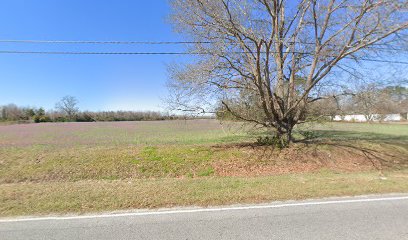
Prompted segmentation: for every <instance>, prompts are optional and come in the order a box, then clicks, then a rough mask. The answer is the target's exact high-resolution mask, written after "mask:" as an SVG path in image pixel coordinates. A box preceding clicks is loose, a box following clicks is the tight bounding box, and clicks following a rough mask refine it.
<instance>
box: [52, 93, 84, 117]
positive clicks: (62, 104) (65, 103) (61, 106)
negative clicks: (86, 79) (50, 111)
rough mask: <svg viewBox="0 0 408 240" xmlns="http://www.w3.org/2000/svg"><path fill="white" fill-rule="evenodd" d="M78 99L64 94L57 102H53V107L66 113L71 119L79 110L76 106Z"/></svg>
mask: <svg viewBox="0 0 408 240" xmlns="http://www.w3.org/2000/svg"><path fill="white" fill-rule="evenodd" d="M77 105H78V100H77V99H76V98H75V97H73V96H65V97H63V98H62V99H61V100H60V101H59V102H58V103H57V104H55V108H56V109H57V110H58V111H60V112H62V113H64V114H66V115H67V117H68V118H69V119H70V120H73V119H74V118H75V116H76V114H77V113H78V112H79V108H78V106H77Z"/></svg>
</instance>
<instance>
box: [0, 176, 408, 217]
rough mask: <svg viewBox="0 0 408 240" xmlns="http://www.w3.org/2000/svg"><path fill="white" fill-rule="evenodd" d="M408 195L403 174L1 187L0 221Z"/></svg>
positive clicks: (24, 184) (77, 182)
mask: <svg viewBox="0 0 408 240" xmlns="http://www.w3.org/2000/svg"><path fill="white" fill-rule="evenodd" d="M407 191H408V174H407V172H406V171H393V172H386V173H385V178H384V177H382V178H380V177H379V175H378V172H361V173H335V172H331V171H327V170H322V171H321V172H318V173H313V174H311V173H307V174H286V175H278V176H265V177H252V178H238V177H201V178H194V179H191V178H186V179H175V178H161V179H144V180H143V179H136V180H89V181H76V182H40V183H18V184H14V183H13V184H1V185H0V202H1V203H2V204H1V205H0V216H2V217H6V216H16V215H46V214H66V213H79V214H84V213H92V212H100V211H115V210H129V209H146V208H150V209H151V208H161V207H174V206H211V205H213V206H214V205H224V204H237V203H240V204H244V203H261V202H268V201H276V200H289V199H307V198H320V197H328V196H351V195H360V194H377V193H393V192H407Z"/></svg>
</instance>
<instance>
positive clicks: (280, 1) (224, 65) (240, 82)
mask: <svg viewBox="0 0 408 240" xmlns="http://www.w3.org/2000/svg"><path fill="white" fill-rule="evenodd" d="M171 4H172V9H173V11H172V15H171V19H172V21H173V22H174V25H175V29H176V30H177V31H178V32H180V33H182V34H184V36H186V37H187V38H189V39H191V40H192V41H194V42H195V44H194V45H192V46H191V47H190V48H189V49H188V50H189V51H190V53H192V54H195V55H196V58H195V60H194V61H193V62H190V63H188V64H185V65H181V64H179V65H177V64H175V65H173V66H170V67H169V71H170V81H169V84H168V85H169V87H170V89H171V92H172V95H171V96H170V100H169V101H170V103H171V105H172V106H173V107H174V108H179V109H186V110H197V111H202V112H205V111H212V110H211V108H212V107H213V106H217V104H219V103H221V104H222V106H223V110H224V111H226V112H229V113H230V114H231V115H233V116H234V117H235V118H237V119H240V120H243V121H245V122H250V123H253V124H255V125H259V126H262V127H265V128H268V129H273V130H275V132H276V137H277V138H278V139H279V140H280V142H281V143H282V145H284V146H287V145H289V143H290V142H291V141H292V140H293V139H292V129H293V127H294V126H295V125H296V124H298V123H300V122H302V121H304V120H305V113H306V111H307V108H308V106H309V104H310V103H312V102H315V101H318V100H320V99H325V98H326V96H324V95H322V92H324V91H321V89H320V86H322V85H323V83H324V81H325V80H327V79H329V78H330V80H331V81H333V82H334V83H336V81H340V80H339V79H336V78H333V77H332V74H333V73H334V72H336V71H347V68H346V67H345V66H346V65H347V64H350V65H351V64H354V65H355V62H359V61H361V60H364V59H366V58H369V57H372V54H376V53H378V52H379V51H382V50H383V49H388V48H391V47H392V46H393V44H398V43H400V42H401V41H404V40H405V35H404V34H405V33H406V29H407V28H408V20H407V19H408V14H407V9H408V6H407V1H398V0H350V1H347V0H297V1H287V0H172V1H171ZM388 60H389V59H388Z"/></svg>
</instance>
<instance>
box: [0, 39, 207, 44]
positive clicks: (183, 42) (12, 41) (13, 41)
mask: <svg viewBox="0 0 408 240" xmlns="http://www.w3.org/2000/svg"><path fill="white" fill-rule="evenodd" d="M0 43H50V44H52V43H55V44H142V45H144V44H151V45H171V44H196V43H202V44H209V43H212V42H194V41H174V42H170V41H64V40H15V39H0Z"/></svg>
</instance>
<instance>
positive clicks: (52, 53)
mask: <svg viewBox="0 0 408 240" xmlns="http://www.w3.org/2000/svg"><path fill="white" fill-rule="evenodd" d="M235 53H236V54H244V53H245V52H235ZM271 53H273V52H271ZM0 54H50V55H211V54H210V53H191V52H71V51H8V50H0ZM302 54H310V53H302ZM345 58H347V59H352V60H355V58H352V57H345ZM358 60H362V61H369V62H383V63H395V64H406V65H408V62H404V61H392V60H382V59H374V58H364V57H363V58H358Z"/></svg>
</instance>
